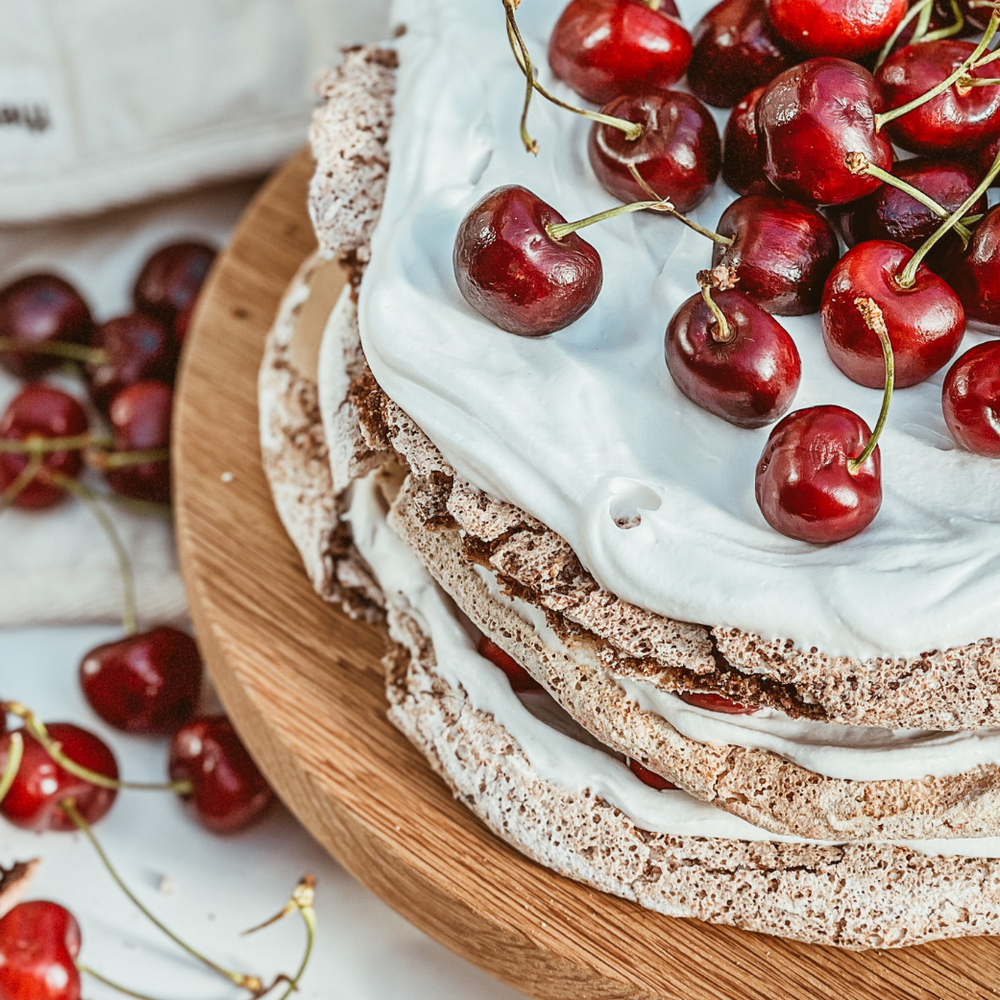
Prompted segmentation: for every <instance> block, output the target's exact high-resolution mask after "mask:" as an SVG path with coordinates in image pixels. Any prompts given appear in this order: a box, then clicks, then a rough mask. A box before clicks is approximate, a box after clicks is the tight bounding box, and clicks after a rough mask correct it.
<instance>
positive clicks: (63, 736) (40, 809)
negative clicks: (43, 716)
mask: <svg viewBox="0 0 1000 1000" xmlns="http://www.w3.org/2000/svg"><path fill="white" fill-rule="evenodd" d="M47 728H48V732H49V736H51V737H52V739H53V740H55V741H56V742H58V743H59V745H60V747H61V750H62V753H63V754H64V755H65V756H66V757H68V758H69V759H70V760H71V761H73V763H74V764H79V765H80V766H81V767H85V768H87V770H89V771H93V772H95V773H96V774H102V775H104V776H105V777H107V778H113V779H117V778H118V764H117V762H116V761H115V755H114V754H113V753H112V752H111V750H110V748H109V747H108V746H107V744H105V743H104V742H103V741H102V740H100V739H98V737H96V736H95V735H94V734H93V733H90V732H88V731H87V730H86V729H81V728H80V727H79V726H75V725H73V724H72V723H71V722H53V723H51V724H49V725H48V727H47ZM18 732H20V733H21V735H22V736H23V737H24V758H23V760H22V761H21V767H20V768H19V770H18V772H17V777H16V778H15V779H14V783H13V785H11V787H10V791H9V792H8V793H7V795H6V797H5V798H4V800H3V802H0V813H2V814H3V816H5V817H6V818H7V819H8V820H10V822H11V823H13V824H14V825H15V826H20V827H23V828H24V829H26V830H57V831H61V832H68V831H71V830H75V829H76V826H75V824H74V823H73V821H72V820H71V819H70V818H69V817H68V816H67V815H66V813H65V812H63V809H62V806H61V805H60V803H61V802H62V801H63V800H64V799H72V800H73V802H74V803H75V804H76V808H77V809H78V810H79V811H80V814H81V815H82V816H83V818H84V819H85V820H86V821H87V822H88V823H90V824H91V825H93V824H94V823H96V822H98V820H100V819H103V818H104V816H106V815H107V813H108V810H109V809H110V808H111V807H112V805H114V801H115V798H116V797H117V795H118V792H117V790H115V789H113V788H101V787H99V786H98V785H93V784H91V783H90V782H89V781H86V780H84V779H83V778H78V777H76V776H75V775H73V774H70V773H69V772H68V771H64V770H63V769H62V768H61V767H60V766H59V765H58V764H57V763H56V762H55V761H54V760H53V759H52V758H51V757H50V756H49V754H48V751H47V750H46V749H45V748H44V747H43V746H42V744H41V743H39V742H38V740H36V739H35V738H34V736H32V735H31V734H30V733H28V732H27V731H25V730H24V729H21V730H18ZM9 750H10V734H9V733H7V734H5V735H4V736H2V737H0V769H2V766H3V765H5V764H6V762H7V754H8V753H9Z"/></svg>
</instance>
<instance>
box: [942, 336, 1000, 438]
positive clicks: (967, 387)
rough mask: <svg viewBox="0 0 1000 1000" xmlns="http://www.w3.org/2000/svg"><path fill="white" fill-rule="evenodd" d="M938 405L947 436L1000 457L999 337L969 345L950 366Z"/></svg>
mask: <svg viewBox="0 0 1000 1000" xmlns="http://www.w3.org/2000/svg"><path fill="white" fill-rule="evenodd" d="M941 406H942V409H943V410H944V422H945V423H946V424H947V425H948V430H950V431H951V436H952V437H953V438H954V439H955V440H956V441H957V442H958V443H959V444H960V445H961V446H962V447H963V448H966V449H968V450H969V451H972V452H975V453H976V454H977V455H985V456H986V457H988V458H1000V340H990V341H987V342H986V343H985V344H979V345H978V346H976V347H973V348H971V349H970V350H968V351H966V352H965V354H963V355H962V356H961V357H960V358H959V359H958V360H957V361H956V362H955V363H954V364H953V365H952V366H951V368H950V369H949V370H948V374H947V375H946V376H945V380H944V387H943V389H942V392H941Z"/></svg>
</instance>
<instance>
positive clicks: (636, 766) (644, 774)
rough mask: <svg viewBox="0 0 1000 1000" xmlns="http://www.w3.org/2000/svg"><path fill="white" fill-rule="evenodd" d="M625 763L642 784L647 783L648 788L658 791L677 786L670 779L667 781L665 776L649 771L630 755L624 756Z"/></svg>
mask: <svg viewBox="0 0 1000 1000" xmlns="http://www.w3.org/2000/svg"><path fill="white" fill-rule="evenodd" d="M625 763H626V764H628V767H629V770H630V771H631V772H632V773H633V774H634V775H635V776H636V777H637V778H638V779H639V780H640V781H641V782H642V783H643V784H644V785H649V787H650V788H655V789H656V790H657V791H658V792H664V791H668V790H670V789H674V788H676V787H677V786H676V785H675V784H674V783H673V782H672V781H667V779H666V778H661V777H660V776H659V775H658V774H656V773H654V772H653V771H650V769H649V768H648V767H643V766H642V764H640V763H639V762H638V761H637V760H633V759H632V758H631V757H626V758H625Z"/></svg>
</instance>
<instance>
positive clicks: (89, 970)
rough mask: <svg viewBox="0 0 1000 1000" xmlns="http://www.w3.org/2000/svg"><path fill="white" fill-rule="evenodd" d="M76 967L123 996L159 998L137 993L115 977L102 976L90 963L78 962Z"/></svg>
mask: <svg viewBox="0 0 1000 1000" xmlns="http://www.w3.org/2000/svg"><path fill="white" fill-rule="evenodd" d="M76 967H77V969H78V970H79V971H80V972H82V973H84V974H85V975H88V976H90V978H91V979H96V980H97V981H98V982H99V983H102V984H103V985H104V986H108V987H110V988H111V989H113V990H116V991H117V992H118V993H121V994H122V995H123V996H127V997H135V1000H157V998H156V997H151V996H148V995H147V994H145V993H137V992H136V991H135V990H130V989H128V988H127V987H125V986H119V985H118V983H116V982H115V981H114V980H113V979H108V977H107V976H102V975H101V974H100V973H99V972H95V971H94V970H93V969H92V968H91V967H90V966H89V965H84V964H83V963H82V962H77V963H76Z"/></svg>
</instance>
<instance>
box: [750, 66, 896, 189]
mask: <svg viewBox="0 0 1000 1000" xmlns="http://www.w3.org/2000/svg"><path fill="white" fill-rule="evenodd" d="M878 100H879V98H878V91H877V90H876V88H875V81H874V80H873V79H872V76H871V74H870V73H869V72H868V71H867V70H866V69H863V68H862V67H861V66H858V65H857V64H855V63H852V62H847V61H846V60H844V59H832V58H822V59H811V60H810V61H809V62H806V63H802V65H800V66H795V67H793V68H792V69H788V70H785V72H784V73H782V74H781V75H780V76H778V77H776V78H775V79H774V80H772V81H771V83H770V84H769V85H768V88H767V90H765V91H764V93H763V95H762V96H761V98H760V100H759V101H758V102H757V133H758V136H759V137H760V140H759V141H760V153H761V157H762V160H763V163H764V173H765V174H766V175H767V178H768V180H770V181H771V183H772V184H774V186H775V187H777V188H778V189H779V190H780V191H783V192H784V193H785V194H788V195H791V196H792V197H793V198H800V199H802V200H804V201H808V202H812V203H814V204H818V205H842V204H845V203H846V202H849V201H854V200H855V199H856V198H863V197H864V196H865V195H866V194H871V192H872V191H874V190H875V189H876V188H878V187H879V184H880V183H881V182H880V181H878V180H877V179H875V178H874V177H869V176H867V175H866V174H860V175H859V174H855V173H853V172H852V171H851V170H850V169H848V167H847V163H846V160H847V154H848V153H863V154H864V155H865V156H866V157H867V158H868V160H869V161H870V162H871V163H873V164H875V166H877V167H881V168H882V169H883V170H889V169H891V168H892V146H891V144H890V143H889V140H888V139H887V138H886V137H885V136H883V135H881V134H879V133H877V132H876V131H875V114H876V112H877V111H878V110H879V105H878Z"/></svg>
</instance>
